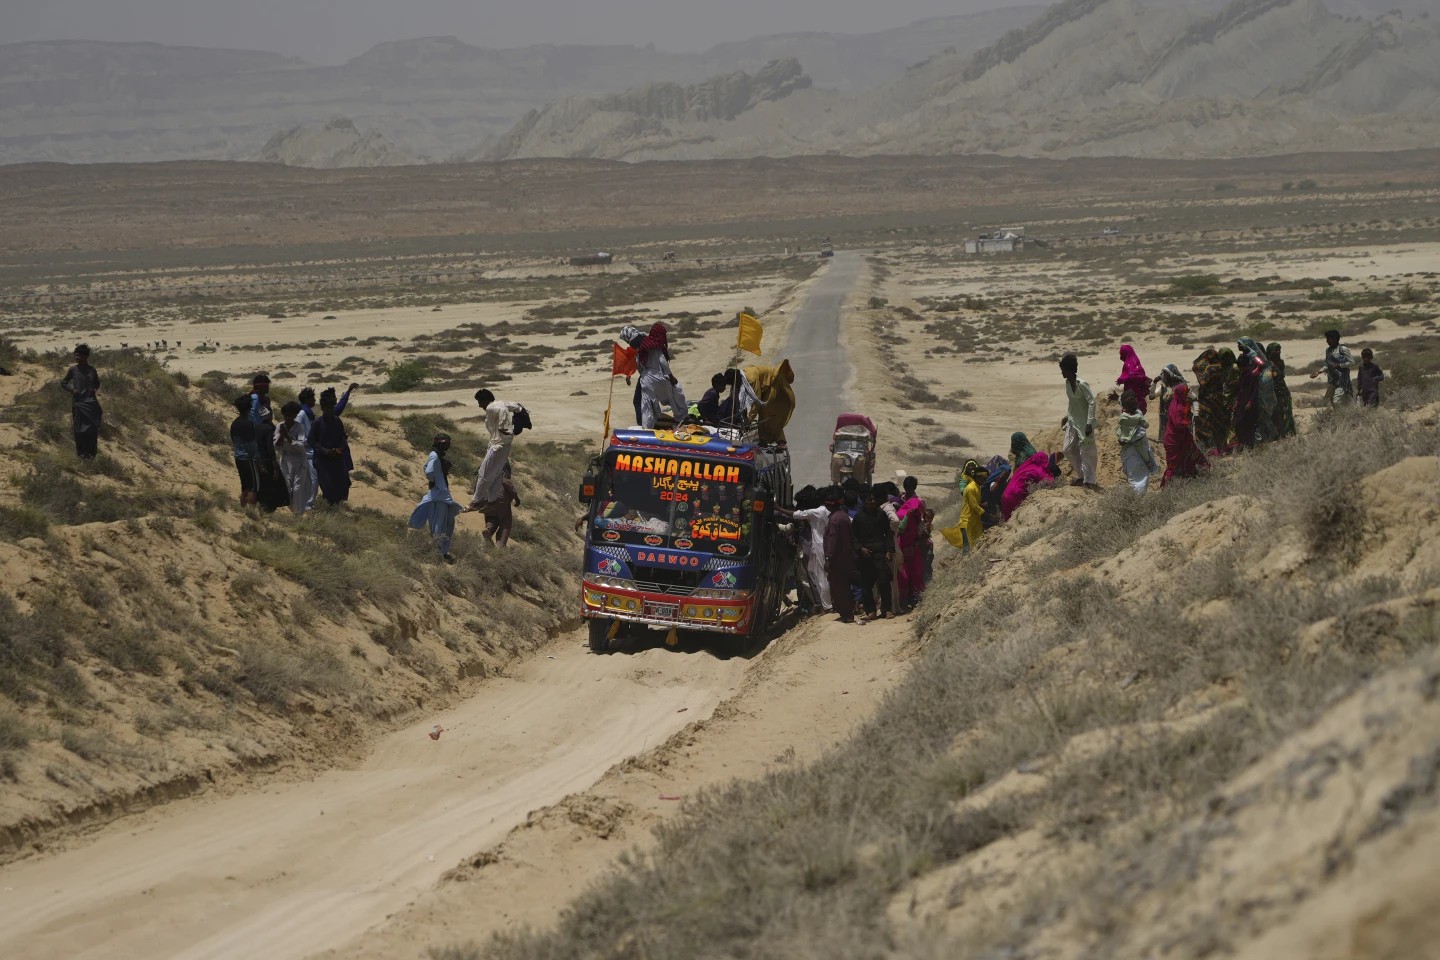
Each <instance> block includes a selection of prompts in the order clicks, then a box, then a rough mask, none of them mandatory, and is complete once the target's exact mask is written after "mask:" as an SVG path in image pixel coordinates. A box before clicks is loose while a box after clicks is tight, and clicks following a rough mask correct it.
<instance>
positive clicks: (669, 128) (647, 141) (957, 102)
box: [496, 0, 1440, 160]
mask: <svg viewBox="0 0 1440 960" xmlns="http://www.w3.org/2000/svg"><path fill="white" fill-rule="evenodd" d="M600 109H601V108H600V105H599V104H598V102H597V103H596V105H595V107H594V108H593V109H592V110H591V111H588V112H587V111H585V110H582V109H578V108H577V107H576V106H575V104H573V103H570V104H567V105H566V106H565V107H564V109H563V110H560V109H557V110H556V111H555V112H554V113H553V115H551V116H549V117H546V116H545V115H544V114H543V113H542V117H541V119H540V120H539V121H537V122H536V123H535V124H534V127H535V128H537V129H541V128H543V129H544V132H545V135H544V137H543V138H539V137H535V136H530V137H529V138H528V139H527V138H525V137H521V138H519V140H518V142H517V138H516V137H515V136H514V134H515V133H516V132H518V131H512V135H511V136H507V138H506V139H505V141H504V143H505V144H506V145H507V146H509V147H510V149H508V150H507V151H506V152H504V153H503V154H500V153H497V154H496V155H497V156H498V155H503V156H507V157H522V156H587V157H605V158H609V159H625V160H649V159H708V158H719V157H749V156H760V155H767V156H784V155H796V154H810V153H817V154H818V153H842V154H847V155H855V154H877V153H1001V154H1019V155H1027V156H1054V157H1066V156H1097V155H1117V154H1118V155H1129V156H1152V157H1225V156H1245V155H1258V154H1271V153H1290V152H1297V151H1303V150H1343V149H1401V148H1407V147H1417V146H1424V145H1428V144H1433V143H1436V142H1440V29H1437V25H1436V24H1434V23H1432V22H1431V21H1430V20H1429V19H1428V18H1424V17H1421V18H1415V19H1408V18H1404V17H1400V16H1382V17H1379V18H1376V19H1365V18H1352V17H1345V16H1340V15H1336V14H1334V13H1332V12H1331V11H1330V10H1329V9H1328V8H1327V7H1326V5H1325V4H1324V3H1322V2H1321V0H1236V2H1234V3H1231V4H1229V5H1228V6H1225V7H1223V8H1221V9H1219V10H1216V11H1212V12H1208V13H1207V12H1196V11H1195V10H1194V9H1187V8H1176V7H1171V6H1165V5H1163V4H1162V5H1150V4H1142V3H1139V2H1137V0H1067V2H1064V3H1060V4H1057V5H1055V6H1053V7H1051V8H1049V9H1047V10H1046V11H1045V12H1044V13H1042V14H1041V15H1040V16H1039V17H1038V18H1037V19H1036V20H1035V21H1034V22H1032V23H1031V24H1029V25H1028V26H1025V27H1023V28H1020V29H1017V30H1014V31H1011V32H1010V33H1008V34H1006V35H1005V36H1004V37H1002V38H1000V39H999V40H998V41H997V42H995V43H994V44H992V45H990V46H988V47H986V48H984V49H982V50H980V51H977V52H975V53H973V54H965V53H961V52H959V51H956V52H953V53H943V54H940V55H938V56H935V57H932V58H931V59H929V60H928V61H926V62H924V63H922V64H918V65H916V66H915V67H913V68H911V69H910V70H908V71H906V73H905V74H904V75H903V76H901V77H899V78H898V79H896V80H894V81H892V82H891V83H889V84H887V85H885V86H883V87H881V88H879V89H877V90H874V91H871V92H868V93H865V94H862V95H859V96H853V97H847V96H841V95H838V94H836V93H835V92H833V91H824V90H818V89H817V90H806V91H799V92H796V93H795V94H793V95H791V96H788V97H786V98H783V99H780V100H776V101H772V102H766V103H763V104H758V105H757V106H756V108H753V109H751V110H749V111H746V112H745V113H743V114H740V115H738V116H737V117H735V118H734V119H733V120H728V121H707V122H690V121H684V120H676V121H673V122H667V123H665V124H663V125H662V126H661V127H659V128H657V127H656V126H655V125H654V124H650V125H648V126H644V127H640V128H638V129H637V128H636V125H635V124H633V123H628V122H627V120H626V117H625V115H624V114H623V113H615V112H611V113H609V114H607V116H608V118H609V119H608V126H609V128H610V129H611V130H613V131H615V135H614V136H612V137H610V138H609V139H601V138H597V136H596V135H595V123H594V121H593V117H592V114H593V113H595V112H596V111H600ZM566 117H569V118H576V119H577V120H578V122H577V123H576V124H575V126H574V128H573V129H572V130H570V131H569V132H567V131H566V130H565V129H564V128H563V124H562V121H563V119H564V118H566Z"/></svg>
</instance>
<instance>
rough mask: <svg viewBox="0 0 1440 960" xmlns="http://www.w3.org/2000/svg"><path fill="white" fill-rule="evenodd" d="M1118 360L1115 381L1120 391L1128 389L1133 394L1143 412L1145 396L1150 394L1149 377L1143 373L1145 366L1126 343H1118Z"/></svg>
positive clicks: (1133, 349)
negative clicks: (1118, 369)
mask: <svg viewBox="0 0 1440 960" xmlns="http://www.w3.org/2000/svg"><path fill="white" fill-rule="evenodd" d="M1120 362H1121V368H1120V376H1118V377H1116V378H1115V383H1116V385H1117V386H1119V387H1120V390H1121V392H1122V393H1123V392H1124V391H1126V390H1128V391H1130V392H1131V393H1133V394H1135V402H1136V403H1137V404H1138V405H1139V407H1140V412H1141V413H1142V414H1143V413H1144V412H1145V398H1146V397H1148V396H1150V378H1149V377H1148V376H1146V375H1145V368H1144V367H1143V366H1142V365H1141V363H1140V357H1139V355H1138V354H1137V353H1136V352H1135V348H1134V347H1132V346H1130V344H1128V343H1122V344H1120Z"/></svg>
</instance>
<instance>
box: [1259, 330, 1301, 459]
mask: <svg viewBox="0 0 1440 960" xmlns="http://www.w3.org/2000/svg"><path fill="white" fill-rule="evenodd" d="M1265 358H1266V359H1267V360H1269V361H1270V379H1271V380H1272V381H1273V382H1274V384H1275V435H1276V436H1277V437H1293V436H1295V407H1294V405H1293V404H1292V403H1291V401H1290V386H1289V384H1287V383H1286V382H1285V361H1284V360H1282V359H1280V344H1278V343H1272V344H1270V345H1269V346H1268V347H1266V348H1265Z"/></svg>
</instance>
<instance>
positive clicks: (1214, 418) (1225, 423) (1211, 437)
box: [1190, 347, 1230, 450]
mask: <svg viewBox="0 0 1440 960" xmlns="http://www.w3.org/2000/svg"><path fill="white" fill-rule="evenodd" d="M1190 369H1191V371H1193V372H1194V374H1195V391H1196V399H1197V400H1198V401H1199V402H1200V414H1199V416H1197V417H1196V418H1195V440H1196V442H1197V443H1199V444H1200V449H1202V450H1218V449H1219V448H1220V447H1222V446H1224V445H1225V439H1226V437H1227V436H1228V435H1229V433H1230V410H1229V409H1228V408H1227V407H1226V406H1225V369H1224V367H1222V366H1221V364H1220V351H1218V350H1216V349H1215V348H1214V347H1206V348H1205V350H1204V352H1203V353H1201V354H1200V356H1198V357H1196V358H1195V362H1194V363H1193V364H1192V365H1191V367H1190Z"/></svg>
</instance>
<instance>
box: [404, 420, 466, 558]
mask: <svg viewBox="0 0 1440 960" xmlns="http://www.w3.org/2000/svg"><path fill="white" fill-rule="evenodd" d="M448 452H450V435H449V434H448V433H437V434H436V435H435V439H434V441H433V442H432V443H431V445H430V456H429V457H427V458H426V460H425V480H426V482H427V483H428V484H429V486H430V489H429V490H428V491H426V493H425V496H424V497H422V498H421V499H420V503H419V505H418V506H416V508H415V512H414V513H412V514H410V529H412V530H420V529H424V528H429V530H430V536H431V537H432V538H433V539H434V540H435V549H437V550H439V551H440V558H441V559H442V560H444V561H445V562H446V563H454V562H455V561H454V558H452V557H451V556H450V541H451V540H452V539H453V538H454V536H455V518H456V517H458V516H460V514H461V513H463V512H464V508H463V507H461V506H460V504H458V503H456V502H455V498H454V497H452V496H451V495H450V461H449V460H448V459H447V458H446V457H445V454H446V453H448Z"/></svg>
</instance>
